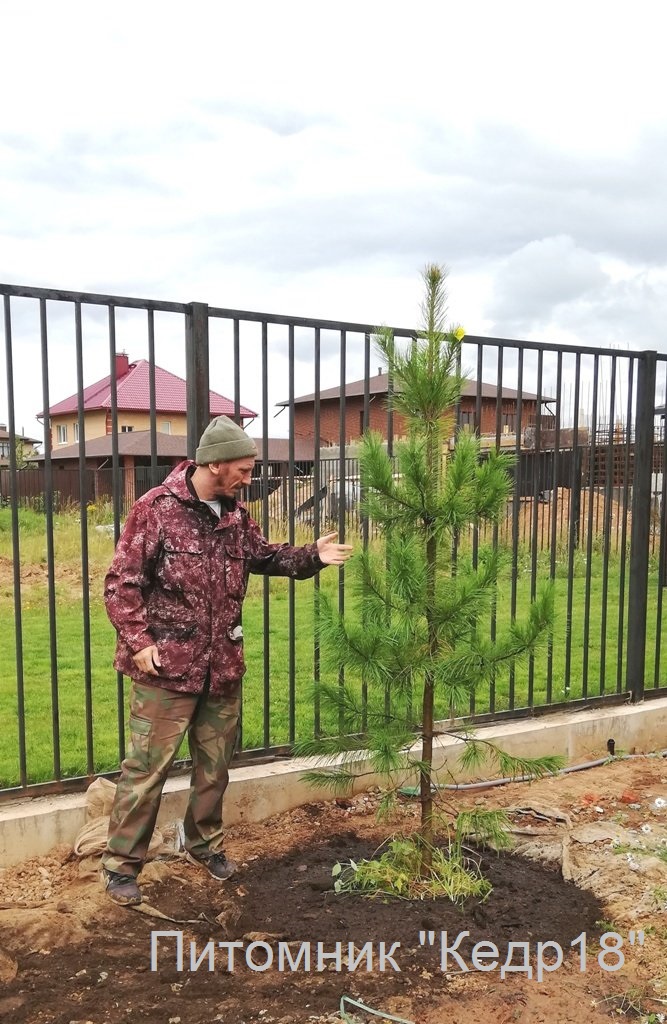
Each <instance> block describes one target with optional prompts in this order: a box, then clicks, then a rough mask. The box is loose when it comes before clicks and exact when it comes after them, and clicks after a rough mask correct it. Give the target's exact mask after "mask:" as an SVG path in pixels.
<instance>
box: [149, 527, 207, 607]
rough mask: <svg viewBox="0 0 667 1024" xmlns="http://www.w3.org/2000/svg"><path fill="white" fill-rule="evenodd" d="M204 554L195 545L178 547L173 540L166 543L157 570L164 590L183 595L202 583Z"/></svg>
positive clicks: (156, 572)
mask: <svg viewBox="0 0 667 1024" xmlns="http://www.w3.org/2000/svg"><path fill="white" fill-rule="evenodd" d="M203 557H204V552H203V550H202V548H201V547H198V546H197V545H194V544H190V545H188V544H184V545H183V546H178V545H176V544H175V543H174V542H173V541H171V540H166V541H165V542H164V547H163V549H162V554H161V556H160V559H159V561H158V563H157V566H156V568H155V575H156V576H157V578H158V580H159V581H160V586H161V587H162V588H163V589H164V590H171V591H173V592H174V593H176V594H182V593H183V592H184V591H185V590H188V589H192V587H193V586H198V585H199V583H200V580H199V577H200V574H201V566H202V559H203Z"/></svg>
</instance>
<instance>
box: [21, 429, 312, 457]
mask: <svg viewBox="0 0 667 1024" xmlns="http://www.w3.org/2000/svg"><path fill="white" fill-rule="evenodd" d="M116 436H117V437H118V454H119V455H120V456H125V455H136V456H148V455H150V454H151V433H150V430H130V431H128V432H127V433H125V434H117V435H116ZM111 438H112V435H111V434H103V435H102V436H101V437H92V438H90V439H89V440H88V441H86V442H85V444H84V455H85V458H87V459H102V458H104V459H110V458H111V454H112V448H111ZM187 440H188V439H187V437H186V436H185V435H184V434H162V433H160V432H158V434H157V455H159V456H164V457H166V458H169V457H172V458H180V459H185V458H186V457H187ZM253 441H254V442H255V444H256V445H257V451H258V458H259V459H261V458H262V457H263V451H264V449H263V444H262V439H261V438H258V437H254V438H253ZM78 458H79V445H78V444H66V445H63V446H62V447H60V446H58V447H56V448H53V449H52V451H51V460H52V462H61V461H67V460H71V459H78ZM314 458H315V450H314V441H313V440H312V439H311V440H306V439H303V438H299V439H297V440H296V441H295V442H294V461H295V462H308V461H312V460H313V459H314ZM268 460H269V462H287V461H288V460H289V441H288V440H287V438H282V437H270V438H269V439H268ZM33 461H36V462H43V461H44V456H43V455H39V456H38V457H37V459H33Z"/></svg>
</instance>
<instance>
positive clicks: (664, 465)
mask: <svg viewBox="0 0 667 1024" xmlns="http://www.w3.org/2000/svg"><path fill="white" fill-rule="evenodd" d="M660 365H661V369H666V368H667V363H664V362H661V364H660ZM656 373H657V368H656ZM664 393H665V387H664V385H663V394H664ZM666 422H667V413H663V414H662V422H661V426H660V431H659V443H660V446H661V447H660V453H661V457H660V466H661V471H662V486H661V488H660V536H659V543H658V566H657V570H658V571H657V577H658V580H657V584H658V594H657V600H656V614H655V663H654V673H653V686H654V687H657V686H659V685H660V682H659V680H660V653H661V648H662V628H661V627H662V605H663V588H664V586H665V555H666V554H667V443H666V442H667V437H666V436H665V434H666V431H665V423H666Z"/></svg>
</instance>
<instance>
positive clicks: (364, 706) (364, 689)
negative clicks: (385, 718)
mask: <svg viewBox="0 0 667 1024" xmlns="http://www.w3.org/2000/svg"><path fill="white" fill-rule="evenodd" d="M370 381H371V336H370V334H369V333H368V332H366V333H365V334H364V410H363V417H362V427H363V430H362V434H364V433H366V431H367V430H369V428H370ZM357 470H358V478H357V483H358V485H359V486H358V488H357V489H356V495H355V496H358V498H360V499H361V501H362V505H361V508H362V510H363V499H364V496H365V495H364V491H362V489H361V466H360V464H359V451H358V450H357ZM368 527H369V523H368V515H367V514H366V512H365V511H362V516H361V543H362V545H363V549H364V551H367V550H368V534H369V530H368ZM361 615H362V622H364V623H365V622H366V602H365V601H363V602H362V606H361ZM367 718H368V678H367V675H366V672H365V671H362V673H361V728H362V730H363V731H364V732H365V731H366V728H367V724H368V722H367Z"/></svg>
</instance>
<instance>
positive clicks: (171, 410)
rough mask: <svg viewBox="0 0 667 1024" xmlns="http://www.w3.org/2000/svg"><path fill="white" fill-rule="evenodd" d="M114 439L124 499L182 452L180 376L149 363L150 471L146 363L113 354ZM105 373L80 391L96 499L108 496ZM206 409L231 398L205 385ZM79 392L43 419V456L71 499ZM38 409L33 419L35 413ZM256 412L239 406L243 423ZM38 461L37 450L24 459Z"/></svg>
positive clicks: (214, 411) (109, 430)
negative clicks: (46, 433)
mask: <svg viewBox="0 0 667 1024" xmlns="http://www.w3.org/2000/svg"><path fill="white" fill-rule="evenodd" d="M115 378H116V409H117V425H118V430H117V435H116V436H117V443H118V455H119V463H120V469H121V474H122V477H123V491H124V497H125V502H126V504H128V505H129V504H131V503H132V502H133V501H134V500H135V498H137V497H139V496H140V495H141V494H143V493H144V491H146V490H148V488H149V487H152V486H153V485H154V484H156V483H158V482H159V481H160V480H163V479H164V477H165V476H166V475H167V473H168V472H169V470H170V469H171V468H172V467H173V466H175V465H177V464H178V463H179V462H181V461H182V460H183V459H184V458H185V457H186V453H187V415H186V410H187V393H186V383H185V381H184V380H183V378H182V377H178V376H176V374H174V373H170V372H169V371H168V370H164V369H162V367H161V366H156V367H155V414H156V427H157V450H156V457H157V465H158V469H157V471H156V470H154V469H152V468H151V432H150V364H149V363H148V362H147V360H145V359H138V360H137V361H136V362H134V363H131V362H130V360H129V357H128V356H127V354H126V353H125V352H121V353H118V354H117V355H116V365H115ZM111 381H112V379H111V375H108V376H106V377H103V378H102V380H98V381H96V382H95V383H94V384H90V385H88V387H86V388H84V391H83V427H84V437H83V438H82V440H83V456H84V466H85V470H86V474H85V475H86V477H87V480H88V482H87V484H86V490H87V492H88V494H87V498H88V500H95V501H98V500H103V499H106V498H108V497H109V496H110V495H111V491H112V472H111V458H112V452H113V421H112V415H111ZM209 402H210V409H211V416H221V415H225V416H230V417H233V416H234V414H235V410H234V402H233V401H232V399H230V398H225V396H224V395H220V394H218V392H217V391H209ZM78 409H79V397H78V394H76V393H75V394H73V395H70V397H69V398H65V399H64V400H63V401H61V402H56V404H55V405H53V406H51V408H50V409H49V419H50V423H51V460H52V466H53V471H54V474H55V476H54V481H55V483H54V486H55V487H56V489H57V490H58V491H59V492H60V496H61V499H63V500H65V501H66V500H68V496H69V499H70V500H74V501H79V500H81V496H80V494H79V493H78V487H79V485H78V483H77V481H76V480H75V476H76V474H77V473H78V465H79V456H80V445H79V416H78ZM43 415H44V414H43V413H40V414H39V415H38V417H37V418H38V419H42V418H43ZM256 416H257V413H255V412H253V411H252V409H248V408H247V407H246V406H244V405H242V406H241V407H240V420H241V423H242V425H243V426H246V425H247V423H249V422H251V421H252V420H253V419H254V418H255V417H256ZM31 461H33V462H37V464H38V465H42V464H43V463H44V456H43V455H38V456H35V457H33V459H32V460H31Z"/></svg>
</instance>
